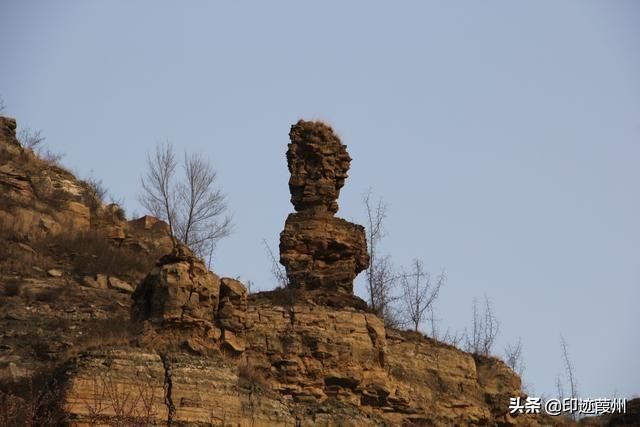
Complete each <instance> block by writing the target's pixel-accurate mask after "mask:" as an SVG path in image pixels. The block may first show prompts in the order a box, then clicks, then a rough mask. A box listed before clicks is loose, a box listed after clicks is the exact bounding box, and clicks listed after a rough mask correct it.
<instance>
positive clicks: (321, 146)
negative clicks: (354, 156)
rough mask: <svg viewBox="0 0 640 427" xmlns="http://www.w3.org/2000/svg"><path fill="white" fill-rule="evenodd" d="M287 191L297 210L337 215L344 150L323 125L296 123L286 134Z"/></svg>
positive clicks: (345, 160)
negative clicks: (319, 211) (287, 144)
mask: <svg viewBox="0 0 640 427" xmlns="http://www.w3.org/2000/svg"><path fill="white" fill-rule="evenodd" d="M289 138H290V139H291V143H290V144H289V149H288V151H287V163H288V165H289V172H290V173H291V178H290V179H289V191H290V192H291V203H293V206H294V207H295V209H296V211H298V212H301V211H306V210H310V209H311V210H328V211H329V212H333V213H336V212H338V203H337V200H338V196H339V195H340V189H341V188H342V186H343V185H344V181H345V180H346V179H347V172H348V171H349V165H350V164H351V157H349V153H347V147H346V146H345V145H344V144H342V142H340V139H339V138H338V137H337V136H336V134H335V133H334V132H333V129H331V127H329V126H327V125H326V124H324V123H322V122H307V121H304V120H300V121H298V123H296V124H295V125H293V126H291V132H289Z"/></svg>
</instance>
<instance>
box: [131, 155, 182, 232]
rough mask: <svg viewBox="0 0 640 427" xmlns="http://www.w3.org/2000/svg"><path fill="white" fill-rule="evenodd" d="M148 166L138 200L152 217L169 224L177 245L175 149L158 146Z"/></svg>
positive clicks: (148, 158) (148, 160) (148, 159)
mask: <svg viewBox="0 0 640 427" xmlns="http://www.w3.org/2000/svg"><path fill="white" fill-rule="evenodd" d="M147 165H148V167H149V170H148V171H147V174H146V176H145V177H143V178H141V179H140V181H141V184H142V193H140V194H139V195H138V200H139V201H140V203H141V204H142V206H144V207H145V208H146V209H148V210H149V212H151V214H152V215H154V216H156V217H158V218H160V219H163V220H165V221H167V222H168V223H169V233H170V234H171V238H173V239H174V243H175V241H176V233H175V217H176V205H177V189H176V185H175V182H174V179H175V178H174V177H175V172H176V167H177V161H176V156H175V154H174V152H173V147H172V146H171V145H170V144H169V143H166V144H164V145H158V146H157V147H156V151H155V153H154V155H153V156H151V155H149V156H148V157H147Z"/></svg>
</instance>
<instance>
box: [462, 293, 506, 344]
mask: <svg viewBox="0 0 640 427" xmlns="http://www.w3.org/2000/svg"><path fill="white" fill-rule="evenodd" d="M499 330H500V323H499V322H498V319H496V317H495V316H494V315H493V312H492V311H491V304H490V303H489V298H487V297H486V296H485V298H484V314H483V315H481V314H480V312H479V311H478V300H477V299H475V298H474V299H473V330H472V333H471V337H469V335H468V334H467V336H466V349H467V351H469V352H471V353H475V354H480V355H483V356H489V355H490V354H491V351H492V349H493V345H494V343H495V340H496V337H497V336H498V332H499Z"/></svg>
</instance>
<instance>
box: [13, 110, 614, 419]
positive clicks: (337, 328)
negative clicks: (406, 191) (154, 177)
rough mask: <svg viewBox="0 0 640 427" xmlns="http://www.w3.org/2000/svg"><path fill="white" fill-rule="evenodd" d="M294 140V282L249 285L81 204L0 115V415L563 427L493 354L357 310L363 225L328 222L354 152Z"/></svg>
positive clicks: (297, 131)
mask: <svg viewBox="0 0 640 427" xmlns="http://www.w3.org/2000/svg"><path fill="white" fill-rule="evenodd" d="M291 141H292V142H291V144H290V146H289V151H288V153H287V157H288V160H289V168H290V171H291V182H290V188H291V193H292V202H293V204H294V206H295V209H296V211H297V212H296V213H294V214H291V215H289V218H288V219H287V222H286V224H285V230H284V231H283V232H282V235H281V245H280V246H281V258H282V262H283V264H285V266H286V267H287V272H288V274H289V280H290V281H291V284H292V286H293V287H295V288H299V289H302V290H304V292H289V290H274V291H270V292H262V293H257V294H251V295H248V292H247V289H246V287H245V286H244V285H243V284H242V283H240V282H239V281H238V280H235V279H229V278H219V277H218V276H217V275H216V274H214V273H212V272H210V271H208V269H207V268H206V266H205V264H204V263H203V262H202V261H201V260H199V259H198V258H196V257H195V256H194V255H193V253H192V252H191V251H190V249H189V248H188V247H186V246H178V247H177V248H173V245H172V242H171V241H170V238H169V237H168V235H167V225H166V224H165V223H163V222H162V221H159V220H157V219H156V218H152V217H143V218H140V219H138V220H135V221H126V220H125V219H123V218H122V215H121V214H119V213H118V207H117V206H115V205H110V206H103V205H97V206H96V205H91V206H90V205H89V204H87V203H86V201H87V199H86V197H85V196H84V192H83V184H82V182H81V181H79V180H77V179H76V178H75V177H73V175H72V174H70V173H69V172H65V171H64V170H63V169H62V168H57V167H55V166H51V165H48V166H45V165H44V164H43V163H42V162H40V160H39V159H38V158H37V156H35V155H34V154H33V153H29V152H28V150H25V149H24V148H23V147H21V146H20V144H19V143H18V142H17V140H16V139H15V121H13V120H10V119H2V118H0V160H1V162H0V190H1V191H0V202H2V203H0V225H1V227H0V296H1V297H2V304H0V424H3V423H4V424H6V425H24V424H25V420H26V419H27V418H26V417H25V415H24V412H20V411H17V412H16V411H14V409H12V408H38V411H37V414H34V416H33V417H30V418H33V419H32V421H33V422H31V425H70V426H89V425H174V426H187V425H188V426H192V425H193V426H210V425H225V426H230V425H232V426H254V425H255V426H283V425H287V426H291V425H299V426H316V425H319V426H338V425H340V426H395V425H460V426H470V425H474V426H475V425H502V426H516V425H517V426H527V425H528V426H541V425H546V426H554V425H562V424H563V423H559V422H556V421H555V420H554V419H549V418H548V417H546V418H545V417H544V416H536V415H530V414H521V415H519V416H517V417H512V416H511V415H510V414H509V411H508V408H507V406H508V398H509V397H514V396H522V395H523V394H522V391H521V387H520V379H519V378H518V376H517V375H516V374H515V373H514V372H513V371H512V370H510V369H509V368H508V367H507V366H506V365H505V364H504V363H503V362H501V361H499V360H497V359H495V358H485V357H479V356H474V355H471V354H469V353H466V352H464V351H462V350H460V349H458V348H455V347H453V346H451V345H448V344H444V343H441V342H437V341H435V340H432V339H429V338H426V337H424V336H422V335H420V334H417V333H413V332H401V331H396V330H393V329H390V328H385V325H384V323H383V321H382V320H381V319H380V318H379V317H377V316H376V315H374V314H372V313H370V312H367V311H366V310H365V309H364V308H366V307H363V306H359V305H358V304H353V303H352V302H353V301H354V300H357V299H358V298H357V297H355V296H353V295H351V289H352V282H353V279H354V278H355V276H356V274H357V273H358V272H359V271H361V270H362V269H363V268H365V267H366V265H367V261H368V255H367V251H366V241H365V237H364V230H363V228H362V227H361V226H358V225H355V224H351V223H349V222H347V221H344V220H342V219H339V218H335V216H334V215H335V213H336V212H337V209H338V205H337V199H338V194H339V191H340V188H341V187H342V186H343V185H344V182H345V179H346V177H347V172H348V169H349V162H350V158H349V156H348V154H347V152H346V148H345V146H344V145H342V144H341V143H340V141H339V140H338V138H337V137H336V136H335V134H334V133H333V131H332V130H331V128H329V127H328V126H326V125H324V124H321V123H312V122H304V121H300V122H299V123H298V124H296V125H294V126H293V127H292V130H291ZM54 196H55V197H54ZM69 219H71V220H72V221H74V223H73V224H75V228H76V229H78V228H80V229H81V230H82V231H86V230H87V229H89V232H88V233H87V234H81V235H80V236H83V237H85V238H83V239H79V240H73V241H72V243H74V245H68V244H67V243H65V244H62V243H64V242H66V241H67V240H68V239H66V238H65V236H64V235H58V234H56V233H57V232H59V231H60V230H64V228H63V226H64V225H65V224H68V223H67V220H69ZM89 238H90V239H89ZM87 239H89V240H90V241H89V242H84V240H87ZM101 239H102V240H101ZM61 242H62V243H61ZM86 243H91V244H86ZM100 243H102V244H100ZM167 244H168V245H169V247H167ZM159 251H161V252H162V253H163V254H166V255H164V256H161V257H159V258H158V257H157V256H154V257H153V258H150V256H151V255H150V254H156V253H157V252H159ZM120 252H122V253H125V254H126V255H127V256H126V257H123V256H122V253H120ZM118 254H120V255H118ZM140 254H149V259H148V263H147V262H143V263H142V264H140V263H138V262H136V263H133V261H136V258H137V257H136V256H135V255H140ZM116 255H117V258H116V259H115V261H114V259H113V256H116ZM143 258H144V259H145V260H146V259H147V258H145V257H143ZM156 259H157V261H155V260H156ZM78 260H81V261H82V262H81V263H80V264H82V265H77V264H78V263H77V261H78ZM97 261H101V262H97ZM107 261H108V262H107ZM154 261H155V264H154ZM85 263H88V264H91V265H93V268H92V269H90V270H91V271H85V270H86V269H87V265H84V264H85ZM138 264H139V265H138ZM127 265H129V267H127ZM136 266H137V267H136ZM134 267H135V268H134ZM136 268H137V270H136ZM142 268H144V270H140V269H142ZM105 269H106V270H105ZM131 269H133V270H132V271H134V272H137V273H140V274H129V273H130V272H129V270H131ZM145 274H146V276H145ZM122 278H125V279H126V280H127V282H125V281H123V280H120V279H122ZM143 278H144V279H143ZM140 279H143V280H140ZM129 284H138V286H137V288H136V289H135V291H134V292H133V294H131V290H132V289H131V286H130V285H129ZM312 289H317V290H318V291H319V292H312V291H310V290H312ZM291 295H295V296H296V298H291ZM343 302H347V303H346V304H343ZM361 302H362V301H361ZM130 312H131V313H132V317H133V320H134V321H129V314H130ZM35 380H38V381H40V382H38V383H36V382H35ZM7 390H8V391H9V392H10V393H6V391H7ZM28 390H34V391H36V392H37V394H36V395H35V396H33V395H31V396H30V395H29V394H28ZM20 402H22V403H20ZM15 403H20V405H21V406H18V405H15ZM3 405H4V406H3ZM8 410H9V411H11V413H9V411H8ZM54 410H55V411H54ZM4 424H3V425H4ZM604 425H608V424H604Z"/></svg>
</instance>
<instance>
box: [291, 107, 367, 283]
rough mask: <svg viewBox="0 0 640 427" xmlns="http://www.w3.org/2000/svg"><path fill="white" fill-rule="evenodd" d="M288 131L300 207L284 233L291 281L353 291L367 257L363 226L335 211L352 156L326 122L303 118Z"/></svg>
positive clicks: (293, 181)
mask: <svg viewBox="0 0 640 427" xmlns="http://www.w3.org/2000/svg"><path fill="white" fill-rule="evenodd" d="M289 136H290V138H291V143H290V144H289V149H288V151H287V162H288V165H289V172H290V173H291V178H290V179H289V190H290V191H291V202H292V203H293V206H294V208H295V209H296V211H297V213H292V214H290V215H289V216H288V218H287V220H286V222H285V227H284V230H283V231H282V233H281V234H280V262H281V263H282V264H283V265H284V266H285V268H286V270H287V277H288V279H289V285H290V286H292V287H294V288H297V289H305V290H316V289H321V290H325V291H330V292H343V293H348V294H351V293H352V292H353V280H354V279H355V277H356V276H357V275H358V273H360V272H361V271H362V270H364V269H365V268H366V266H367V265H368V262H369V255H368V253H367V243H366V239H365V233H364V227H362V226H361V225H357V224H352V223H350V222H348V221H345V220H343V219H340V218H336V217H334V214H335V213H336V212H337V211H338V203H337V200H338V196H339V194H340V189H341V188H342V186H343V185H344V182H345V180H346V178H347V172H348V170H349V165H350V162H351V158H350V157H349V154H348V153H347V149H346V146H345V145H344V144H342V143H341V142H340V139H339V138H338V137H337V136H336V134H335V133H334V132H333V130H332V129H331V128H330V127H329V126H327V125H326V124H324V123H320V122H307V121H304V120H300V121H299V122H298V123H297V124H295V125H293V126H292V127H291V132H290V133H289Z"/></svg>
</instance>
